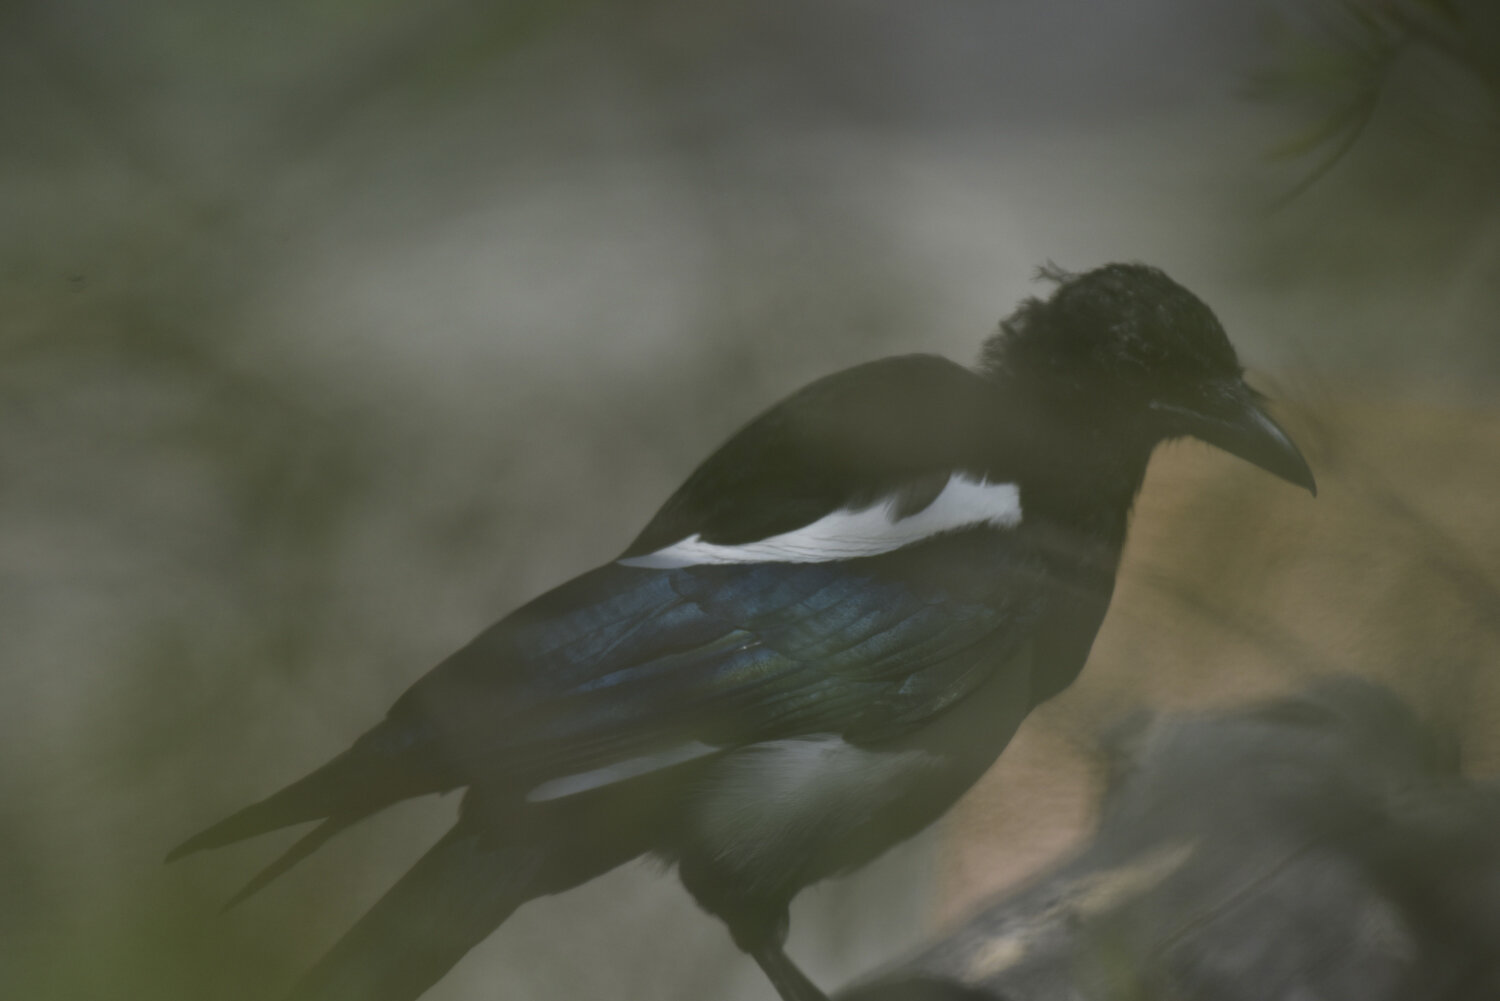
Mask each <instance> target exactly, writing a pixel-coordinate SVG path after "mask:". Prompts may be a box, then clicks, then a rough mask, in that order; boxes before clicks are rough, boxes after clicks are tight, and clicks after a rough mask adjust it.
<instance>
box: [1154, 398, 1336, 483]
mask: <svg viewBox="0 0 1500 1001" xmlns="http://www.w3.org/2000/svg"><path fill="white" fill-rule="evenodd" d="M1263 399H1264V398H1263V397H1262V396H1261V395H1260V394H1259V393H1257V392H1256V391H1255V390H1253V389H1251V388H1250V387H1249V386H1247V385H1246V384H1245V382H1244V381H1243V380H1241V379H1232V380H1225V381H1222V382H1215V383H1212V384H1210V385H1209V387H1208V388H1207V390H1206V391H1205V392H1203V393H1200V394H1198V395H1197V397H1196V399H1194V400H1193V402H1191V403H1187V404H1183V403H1166V402H1153V403H1152V404H1151V407H1152V409H1153V410H1157V411H1160V412H1162V413H1163V414H1165V415H1166V416H1167V418H1168V421H1169V425H1170V427H1171V429H1172V432H1173V433H1175V434H1188V435H1192V436H1193V437H1194V438H1198V439H1201V440H1202V441H1206V442H1208V443H1209V444H1210V445H1215V446H1217V447H1219V448H1222V449H1223V450H1224V451H1226V452H1228V453H1229V454H1230V455H1237V456H1239V457H1240V458H1241V459H1244V460H1245V461H1246V462H1252V463H1254V464H1255V465H1257V466H1259V467H1260V468H1262V469H1264V470H1265V471H1266V472H1268V473H1274V474H1276V475H1277V476H1279V477H1281V478H1282V479H1283V480H1286V481H1287V482H1288V483H1295V484H1296V485H1297V486H1299V487H1305V488H1307V490H1308V492H1310V493H1311V494H1312V495H1313V496H1314V497H1316V496H1317V495H1318V484H1317V482H1316V481H1314V480H1313V474H1312V470H1311V469H1310V468H1308V465H1307V460H1306V459H1304V458H1303V457H1302V453H1301V452H1300V451H1298V449H1297V446H1296V444H1295V443H1293V441H1292V439H1291V438H1290V437H1289V436H1288V435H1287V433H1286V432H1285V431H1283V430H1282V429H1281V425H1279V424H1277V423H1276V422H1275V421H1273V420H1271V418H1270V416H1269V415H1268V414H1267V413H1266V412H1265V409H1264V408H1263V406H1262V403H1263Z"/></svg>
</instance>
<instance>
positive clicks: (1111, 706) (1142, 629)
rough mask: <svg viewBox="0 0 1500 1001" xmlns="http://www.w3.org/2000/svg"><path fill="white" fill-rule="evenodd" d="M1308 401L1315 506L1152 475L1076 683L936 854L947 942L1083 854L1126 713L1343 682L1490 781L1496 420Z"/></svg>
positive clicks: (1268, 493) (1326, 392) (1170, 459)
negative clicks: (967, 915) (995, 900)
mask: <svg viewBox="0 0 1500 1001" xmlns="http://www.w3.org/2000/svg"><path fill="white" fill-rule="evenodd" d="M1252 381H1253V380H1252ZM1300 388H1301V389H1302V390H1303V392H1302V393H1301V394H1299V397H1298V399H1299V401H1300V402H1299V403H1298V405H1297V406H1296V407H1295V409H1292V410H1290V411H1288V410H1286V409H1283V410H1282V411H1281V413H1282V414H1283V415H1284V417H1285V423H1286V425H1287V427H1288V428H1289V429H1290V430H1291V431H1292V434H1293V436H1294V437H1295V438H1296V439H1297V440H1298V441H1299V442H1305V443H1307V446H1306V447H1307V452H1308V457H1309V460H1310V461H1311V463H1312V465H1313V467H1314V469H1315V470H1316V472H1317V477H1318V487H1319V494H1318V497H1317V499H1316V500H1314V499H1313V498H1310V497H1308V496H1307V495H1305V494H1303V493H1301V492H1300V491H1297V490H1295V489H1292V488H1289V487H1287V486H1286V485H1284V484H1282V483H1280V482H1279V481H1276V480H1273V479H1271V478H1270V477H1267V476H1265V475H1264V474H1261V473H1259V472H1258V471H1256V470H1253V469H1249V468H1246V467H1244V466H1243V465H1242V464H1240V463H1237V462H1236V461H1235V460H1233V459H1231V458H1229V457H1227V456H1224V455H1220V454H1216V453H1214V452H1212V451H1210V450H1209V449H1207V448H1204V447H1201V446H1197V445H1181V446H1178V447H1170V448H1167V449H1165V450H1163V452H1162V453H1160V454H1159V455H1158V456H1157V458H1156V459H1155V460H1154V461H1153V464H1152V467H1151V472H1150V475H1149V476H1148V478H1147V482H1146V487H1145V490H1144V491H1143V492H1142V495H1141V498H1140V500H1139V502H1138V504H1137V507H1136V512H1135V520H1134V523H1133V525H1132V529H1131V537H1130V543H1129V546H1128V549H1127V552H1126V555H1125V560H1124V564H1123V567H1122V569H1121V572H1120V577H1119V583H1118V587H1117V590H1116V592H1115V599H1114V603H1113V605H1112V606H1111V609H1110V612H1109V617H1108V619H1107V620H1106V621H1105V625H1104V628H1103V629H1102V630H1101V631H1100V633H1099V637H1098V639H1097V641H1096V642H1095V644H1094V651H1093V654H1092V655H1091V657H1090V660H1089V664H1088V667H1087V668H1086V670H1085V671H1084V673H1083V675H1082V677H1081V678H1080V679H1079V681H1078V682H1077V683H1076V684H1075V685H1074V686H1073V687H1072V688H1071V689H1070V690H1068V691H1067V692H1065V693H1064V694H1063V695H1061V696H1059V697H1058V698H1057V699H1055V700H1054V701H1053V702H1051V703H1050V704H1048V705H1046V706H1044V707H1042V708H1041V709H1039V710H1037V711H1036V712H1035V713H1034V714H1033V715H1032V717H1031V718H1030V719H1029V720H1028V721H1027V723H1026V724H1025V725H1024V726H1023V727H1022V730H1021V732H1020V734H1019V735H1018V736H1017V738H1016V739H1015V741H1014V742H1013V743H1012V744H1011V746H1010V747H1009V748H1007V749H1006V752H1005V754H1004V755H1003V756H1002V758H1001V760H1000V762H999V763H998V764H997V766H996V767H995V768H994V770H993V771H991V772H990V774H989V775H988V776H986V777H985V779H984V780H983V782H982V783H981V784H980V785H979V786H978V787H976V788H975V789H974V790H973V791H972V792H971V793H970V794H969V796H968V797H967V798H966V799H965V800H964V801H963V802H962V803H961V804H960V806H959V807H958V809H957V811H956V813H955V815H954V816H953V817H952V818H951V819H950V822H949V825H948V827H947V829H946V830H945V832H944V838H943V842H942V846H941V853H942V854H941V870H940V871H941V879H942V890H941V893H940V901H941V903H940V912H941V917H942V920H943V921H945V922H946V921H950V920H951V919H953V918H954V917H957V916H959V915H961V914H962V913H964V912H966V911H967V910H969V909H971V908H972V906H973V905H974V904H975V903H976V902H977V901H978V900H980V899H982V898H983V897H985V896H987V895H988V894H990V893H992V892H994V891H996V890H997V889H1000V888H1003V887H1007V886H1012V885H1014V884H1015V883H1017V882H1018V881H1020V880H1022V879H1024V878H1025V877H1027V876H1029V875H1031V874H1033V873H1035V872H1036V871H1038V870H1039V869H1040V868H1041V867H1042V866H1044V865H1045V864H1046V863H1049V862H1052V861H1054V860H1056V859H1058V858H1060V857H1061V856H1063V855H1064V854H1067V853H1068V852H1069V851H1071V850H1072V849H1073V848H1076V847H1077V846H1078V844H1079V843H1080V842H1081V841H1082V840H1083V839H1084V838H1085V837H1086V836H1087V835H1088V833H1089V832H1090V830H1091V829H1092V824H1093V821H1094V819H1095V818H1094V814H1093V807H1094V805H1095V804H1096V802H1097V797H1098V794H1099V791H1100V780H1101V778H1102V773H1101V769H1100V758H1099V753H1098V752H1099V743H1098V735H1099V734H1100V732H1101V730H1102V729H1104V728H1105V727H1107V726H1108V724H1109V723H1110V722H1111V721H1112V720H1118V719H1120V718H1121V717H1123V716H1124V715H1126V714H1128V713H1129V712H1131V711H1132V710H1146V709H1151V710H1156V709H1184V708H1202V707H1210V706H1212V707H1220V706H1229V705H1233V704H1235V703H1238V702H1244V701H1247V700H1250V699H1253V698H1256V697H1261V696H1265V695H1269V694H1275V693H1281V692H1285V691H1290V690H1293V689H1296V688H1299V687H1301V686H1302V685H1304V684H1305V683H1306V682H1307V680H1308V679H1309V678H1310V677H1311V676H1313V675H1316V674H1319V673H1336V672H1338V673H1355V674H1361V675H1365V676H1368V677H1371V678H1375V679H1378V680H1380V681H1381V682H1383V683H1385V684H1387V685H1390V686H1391V687H1392V688H1393V689H1394V690H1395V691H1396V692H1398V693H1399V694H1401V695H1402V696H1403V697H1404V698H1406V699H1408V700H1410V701H1411V702H1412V704H1413V705H1415V706H1417V707H1418V708H1419V710H1420V711H1421V712H1422V714H1423V715H1424V716H1425V717H1426V718H1428V719H1431V720H1433V721H1434V722H1435V723H1437V724H1438V725H1439V727H1440V728H1441V729H1443V730H1446V731H1447V732H1450V733H1453V734H1455V735H1457V737H1458V740H1459V742H1460V745H1461V748H1460V749H1461V753H1462V758H1463V762H1464V767H1465V770H1466V771H1469V772H1471V773H1473V774H1477V775H1489V774H1494V773H1495V772H1496V771H1500V503H1497V500H1496V499H1497V498H1500V408H1492V407H1482V406H1463V405H1459V404H1452V403H1448V404H1444V403H1442V402H1436V401H1433V400H1430V399H1429V400H1420V399H1414V398H1412V397H1410V396H1408V397H1405V398H1403V397H1402V396H1401V394H1400V391H1399V390H1394V391H1393V390H1391V389H1389V388H1386V389H1382V390H1379V391H1376V390H1373V389H1368V388H1367V389H1365V390H1364V391H1363V392H1361V391H1358V390H1356V389H1352V388H1350V387H1349V386H1347V385H1340V386H1337V387H1334V386H1318V387H1300Z"/></svg>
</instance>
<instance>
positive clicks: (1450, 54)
mask: <svg viewBox="0 0 1500 1001" xmlns="http://www.w3.org/2000/svg"><path fill="white" fill-rule="evenodd" d="M1274 23H1275V33H1276V38H1275V44H1276V46H1277V49H1278V52H1277V54H1276V57H1275V60H1274V62H1273V63H1272V64H1271V65H1270V66H1268V67H1267V68H1266V69H1264V70H1263V71H1261V72H1260V73H1259V74H1258V75H1257V76H1256V77H1255V79H1254V81H1253V84H1252V87H1251V89H1250V93H1251V95H1252V96H1254V97H1257V98H1260V99H1263V100H1269V101H1277V102H1282V103H1287V104H1293V105H1297V106H1301V107H1302V109H1303V113H1304V114H1306V115H1307V116H1308V117H1309V118H1310V119H1311V124H1310V125H1309V126H1308V127H1307V128H1306V129H1305V130H1304V131H1303V132H1301V133H1300V134H1298V135H1296V136H1294V137H1292V138H1291V139H1289V140H1287V141H1286V142H1284V143H1283V144H1282V145H1281V146H1280V148H1279V149H1278V150H1277V152H1278V154H1280V155H1282V156H1286V157H1311V158H1315V159H1316V160H1317V163H1316V166H1315V167H1314V168H1313V169H1312V170H1311V172H1310V173H1309V174H1308V176H1307V177H1306V178H1305V179H1304V180H1303V182H1302V183H1301V184H1300V185H1299V186H1298V187H1297V188H1296V189H1294V191H1293V192H1292V194H1293V195H1294V194H1296V193H1297V192H1300V191H1302V190H1304V189H1305V188H1306V187H1308V186H1309V185H1311V184H1312V183H1313V182H1315V181H1316V180H1317V179H1318V178H1319V177H1321V176H1323V174H1325V173H1326V172H1327V171H1328V170H1330V169H1331V168H1332V167H1333V166H1334V165H1335V164H1336V163H1337V162H1338V161H1339V160H1340V159H1341V158H1342V157H1343V156H1344V155H1345V154H1347V153H1348V152H1349V151H1350V149H1351V148H1352V147H1353V146H1354V144H1355V143H1356V142H1357V141H1358V140H1359V138H1360V136H1361V135H1362V134H1363V133H1364V131H1365V129H1366V128H1367V127H1368V126H1369V125H1370V123H1371V121H1372V120H1373V119H1374V118H1375V116H1376V114H1377V113H1378V112H1379V111H1380V110H1381V109H1382V107H1383V105H1387V104H1393V105H1396V106H1398V107H1401V108H1403V109H1404V110H1406V111H1408V112H1412V113H1414V114H1415V115H1417V116H1418V117H1419V118H1420V120H1421V125H1422V126H1423V127H1425V128H1428V129H1431V130H1432V131H1433V133H1434V134H1435V135H1434V139H1439V138H1445V139H1446V140H1447V141H1448V142H1449V143H1450V144H1453V145H1457V146H1468V147H1473V148H1476V149H1480V150H1486V151H1488V152H1490V153H1495V152H1496V151H1497V150H1500V12H1497V11H1496V10H1495V7H1494V5H1493V4H1490V3H1485V2H1482V0H1312V2H1310V3H1305V4H1301V5H1299V6H1298V7H1297V8H1295V9H1294V10H1285V9H1283V14H1282V17H1281V18H1279V19H1278V20H1277V21H1275V22H1274ZM1440 155H1441V154H1440ZM1289 197H1290V196H1289Z"/></svg>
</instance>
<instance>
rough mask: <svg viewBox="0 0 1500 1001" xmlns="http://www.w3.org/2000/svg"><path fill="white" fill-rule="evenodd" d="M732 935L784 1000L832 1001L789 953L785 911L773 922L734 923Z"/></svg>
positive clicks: (730, 930)
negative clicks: (787, 951)
mask: <svg viewBox="0 0 1500 1001" xmlns="http://www.w3.org/2000/svg"><path fill="white" fill-rule="evenodd" d="M729 933H730V934H731V935H732V936H734V941H735V944H736V945H738V946H739V947H740V948H741V949H742V950H744V951H745V952H746V953H748V954H749V956H750V958H751V959H753V960H755V962H756V964H757V965H758V966H759V967H760V968H761V970H762V971H763V972H764V973H765V975H766V979H767V980H769V981H771V986H772V987H775V988H776V993H777V994H780V995H781V1001H828V995H827V994H824V993H823V992H822V991H821V990H819V989H818V985H817V984H815V983H813V982H812V981H811V980H809V979H808V977H807V974H805V973H803V972H802V970H801V969H799V968H798V967H797V964H796V963H794V962H792V959H791V957H790V956H788V955H787V954H786V948H785V945H786V935H787V913H786V910H785V909H782V910H781V911H780V913H778V914H776V915H775V916H774V917H772V918H771V919H770V920H765V919H763V918H762V919H757V920H748V921H747V920H741V921H734V922H731V923H730V925H729Z"/></svg>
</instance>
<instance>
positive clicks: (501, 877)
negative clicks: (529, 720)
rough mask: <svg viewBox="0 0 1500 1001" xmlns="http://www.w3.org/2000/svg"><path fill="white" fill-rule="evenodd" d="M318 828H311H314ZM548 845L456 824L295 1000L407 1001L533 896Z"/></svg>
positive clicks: (301, 988)
mask: <svg viewBox="0 0 1500 1001" xmlns="http://www.w3.org/2000/svg"><path fill="white" fill-rule="evenodd" d="M314 833H316V832H314ZM548 851H549V850H548V848H547V846H545V845H542V844H537V843H535V842H530V843H528V844H526V845H522V846H517V845H504V844H499V845H496V844H491V843H490V842H488V841H486V840H485V839H484V838H483V837H482V835H480V834H479V833H478V832H477V831H476V830H475V829H474V827H473V826H472V825H468V824H465V823H463V822H460V823H459V824H458V825H457V826H455V827H454V828H453V829H452V830H451V831H449V832H448V833H447V834H446V835H444V836H443V838H442V840H440V841H438V843H437V844H435V845H433V847H432V848H431V850H429V851H428V852H427V854H426V855H424V856H423V857H422V859H421V861H419V862H418V863H417V864H416V865H415V866H414V867H412V869H411V871H410V872H408V873H407V874H406V875H405V876H403V877H402V878H401V880H400V881H399V882H397V883H396V885H395V886H393V887H392V888H391V890H390V892H388V893H387V894H386V895H385V896H384V897H382V898H381V899H380V901H379V902H378V903H377V904H376V905H375V906H374V907H373V908H372V909H371V910H370V912H369V913H368V914H366V915H365V916H364V917H363V918H361V919H360V920H359V922H358V923H357V924H355V926H354V927H353V928H351V929H350V930H349V933H348V934H347V935H345V936H344V937H343V938H342V939H341V940H340V941H339V942H338V944H336V945H335V946H334V947H333V949H332V950H330V951H329V953H328V954H327V955H326V956H324V957H323V959H322V960H320V961H319V962H318V964H317V965H316V966H315V967H313V969H312V970H311V971H310V972H309V973H308V974H307V976H306V977H304V978H303V980H302V981H301V983H299V984H298V985H297V987H296V989H295V990H294V991H293V993H292V999H294V1001H412V999H413V998H416V997H417V996H418V995H420V994H421V993H422V992H423V991H425V990H426V989H427V988H428V987H430V986H432V984H434V983H435V982H437V980H438V979H440V978H441V977H442V976H443V975H444V974H445V973H447V972H448V970H449V969H451V968H452V966H453V964H455V963H457V962H458V961H459V960H460V959H461V958H463V956H464V954H465V953H467V952H468V951H469V950H470V949H472V948H473V947H474V946H475V945H477V944H478V943H479V942H480V941H481V940H482V939H484V938H485V936H487V935H489V933H490V932H492V931H494V930H495V928H496V927H498V926H499V925H500V923H501V922H503V921H504V920H505V919H506V918H507V917H509V916H510V914H511V912H512V911H514V910H515V909H516V908H517V907H518V906H520V905H521V904H523V903H525V902H526V901H527V900H529V899H530V898H531V897H532V896H535V895H536V893H537V880H538V878H539V876H540V874H541V873H542V871H543V868H544V866H545V865H546V863H547V861H548Z"/></svg>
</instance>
